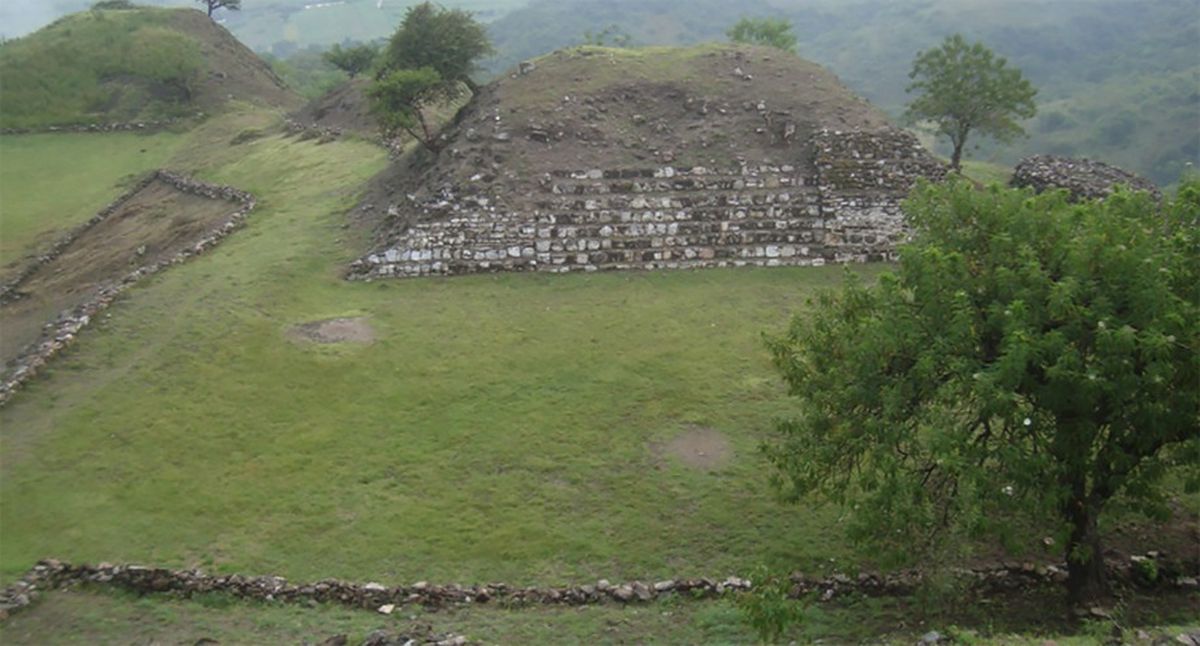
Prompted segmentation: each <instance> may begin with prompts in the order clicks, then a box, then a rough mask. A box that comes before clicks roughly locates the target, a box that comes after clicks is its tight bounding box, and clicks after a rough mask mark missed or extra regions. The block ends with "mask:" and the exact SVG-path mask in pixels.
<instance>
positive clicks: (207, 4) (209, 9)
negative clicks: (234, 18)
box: [204, 2, 213, 18]
mask: <svg viewBox="0 0 1200 646" xmlns="http://www.w3.org/2000/svg"><path fill="white" fill-rule="evenodd" d="M204 4H205V5H206V6H207V7H208V17H209V18H212V12H213V3H211V2H205V3H204Z"/></svg>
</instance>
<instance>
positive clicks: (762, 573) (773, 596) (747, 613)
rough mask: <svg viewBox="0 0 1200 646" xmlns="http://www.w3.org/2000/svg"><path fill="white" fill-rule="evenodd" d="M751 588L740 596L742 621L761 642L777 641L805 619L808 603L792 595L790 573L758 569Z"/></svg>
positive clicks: (739, 610)
mask: <svg viewBox="0 0 1200 646" xmlns="http://www.w3.org/2000/svg"><path fill="white" fill-rule="evenodd" d="M750 583H751V588H750V590H749V591H748V592H743V593H742V594H740V595H739V596H738V597H737V600H736V602H735V603H736V604H737V608H738V612H739V614H740V615H741V620H742V623H744V624H745V625H746V626H747V627H749V628H750V629H751V630H753V631H754V632H755V634H757V635H758V639H759V641H761V642H763V643H765V644H775V643H778V642H779V641H780V639H781V638H782V637H783V635H784V633H785V632H787V630H788V629H789V628H791V627H792V626H793V625H795V624H798V623H800V622H801V621H803V620H804V604H803V603H802V602H800V601H798V600H796V599H793V598H792V597H791V592H792V583H791V581H790V580H789V579H788V577H787V575H786V574H773V573H772V572H771V571H770V570H769V569H767V567H766V566H761V565H760V566H759V567H758V568H757V569H755V571H754V574H753V576H752V577H751V579H750Z"/></svg>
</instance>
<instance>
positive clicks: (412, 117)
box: [367, 67, 454, 150]
mask: <svg viewBox="0 0 1200 646" xmlns="http://www.w3.org/2000/svg"><path fill="white" fill-rule="evenodd" d="M450 87H451V86H448V85H447V84H446V83H445V82H444V81H443V80H442V76H441V75H440V74H438V73H437V70H435V69H433V68H432V67H422V68H420V69H415V70H407V69H399V70H394V71H392V72H389V73H388V74H387V76H384V77H383V78H380V79H379V80H377V81H375V83H374V84H372V85H371V87H370V88H368V90H367V96H368V97H369V98H370V100H371V110H372V112H374V113H375V117H376V118H377V119H378V120H379V124H380V125H381V126H382V127H383V130H384V132H385V133H386V134H387V135H388V136H394V135H396V134H397V133H398V132H401V131H403V132H407V133H408V134H410V135H412V136H413V137H414V138H416V139H417V140H419V141H420V142H421V143H422V145H424V146H425V147H426V148H428V149H429V150H437V149H438V148H439V147H440V143H439V138H438V135H437V133H436V132H435V131H434V129H433V128H431V127H430V124H429V123H428V122H427V121H426V120H425V114H424V112H423V109H424V108H425V107H426V106H429V105H432V104H434V103H436V102H438V101H441V100H449V99H452V98H454V97H453V96H452V95H451V94H452V91H451V89H450Z"/></svg>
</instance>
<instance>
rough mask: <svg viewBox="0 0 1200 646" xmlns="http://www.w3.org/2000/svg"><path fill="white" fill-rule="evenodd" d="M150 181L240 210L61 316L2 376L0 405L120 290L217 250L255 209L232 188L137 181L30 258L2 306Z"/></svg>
mask: <svg viewBox="0 0 1200 646" xmlns="http://www.w3.org/2000/svg"><path fill="white" fill-rule="evenodd" d="M154 181H160V182H163V183H166V184H168V185H170V186H172V187H174V188H175V189H176V190H179V191H182V192H184V193H189V194H192V195H197V196H200V197H205V198H208V199H213V200H225V201H229V202H234V203H236V204H238V209H237V210H236V211H234V212H233V213H231V214H230V215H229V217H227V218H226V219H225V221H224V222H223V223H221V224H220V225H219V226H217V227H216V228H214V229H212V230H211V231H209V232H208V233H207V234H206V235H204V236H203V237H201V238H200V239H199V240H197V241H196V242H194V243H193V244H192V245H191V246H189V247H187V248H185V249H183V250H182V251H180V252H178V253H176V254H175V255H173V256H171V257H170V258H166V259H163V260H160V261H157V262H154V263H151V264H147V265H143V266H141V267H138V268H137V269H135V270H133V271H131V272H129V273H128V274H126V275H125V276H124V277H123V278H122V279H121V280H120V281H118V282H116V283H114V284H111V285H105V286H103V287H101V288H100V289H99V290H97V292H96V293H95V294H93V295H92V296H91V298H89V299H88V300H87V301H85V302H83V303H81V304H79V305H77V306H76V307H75V308H74V309H72V310H70V311H69V312H66V313H64V314H63V315H61V316H59V317H58V319H56V320H55V321H53V322H51V323H48V324H47V325H46V326H45V328H44V329H43V332H42V338H41V339H40V340H39V341H37V342H36V343H34V344H32V345H31V346H30V347H28V348H26V350H25V351H24V352H23V353H22V354H21V356H20V357H18V358H17V359H15V360H13V361H12V362H11V367H10V368H9V370H8V371H7V373H6V374H5V375H3V376H2V377H0V406H2V405H4V404H5V403H7V402H8V400H9V399H10V398H11V397H12V395H13V393H14V392H15V391H16V390H17V388H19V387H20V386H21V385H22V384H24V383H25V382H26V381H28V380H30V379H32V378H33V377H34V376H36V375H37V374H38V373H39V372H40V371H41V370H42V368H43V367H45V365H46V363H47V362H49V361H50V360H51V359H52V358H54V357H55V356H56V355H57V354H58V353H59V352H61V351H62V350H63V349H64V348H66V347H67V346H68V345H70V344H71V343H72V342H73V341H74V340H75V338H76V336H77V335H78V334H79V332H80V331H81V330H82V329H83V328H84V327H87V325H88V324H90V323H91V322H92V321H93V320H95V317H96V315H97V314H98V313H99V312H101V311H103V310H104V309H106V308H107V307H108V306H109V305H111V304H112V302H113V301H114V300H115V299H116V298H117V297H118V296H119V295H120V294H121V293H122V292H124V291H125V290H127V289H129V288H130V287H132V286H133V285H135V284H136V283H137V282H138V281H140V280H142V279H143V278H145V277H147V276H150V275H153V274H156V273H158V272H160V271H162V270H163V269H166V268H167V267H170V266H171V265H175V264H179V263H181V262H184V261H186V260H188V259H190V258H191V257H193V256H195V255H198V254H201V253H204V252H205V251H207V250H209V249H211V248H212V247H214V246H216V245H217V244H218V243H220V242H221V241H222V240H223V239H224V238H225V236H228V235H229V234H230V233H233V232H234V231H235V230H237V229H238V228H240V227H241V226H242V225H243V224H244V222H245V219H246V216H247V214H249V213H250V211H251V210H252V209H253V208H254V206H255V200H254V196H253V195H251V194H250V193H247V192H245V191H242V190H238V189H236V188H233V187H231V186H218V185H215V184H208V183H206V182H201V181H198V180H194V179H191V178H189V177H185V176H183V175H179V174H176V173H172V172H170V171H166V170H159V171H155V172H154V173H151V174H150V175H149V176H147V177H146V178H144V179H142V180H141V181H139V182H138V184H137V185H136V186H135V188H134V189H133V190H131V191H130V192H128V193H126V194H125V195H123V196H122V197H121V198H119V199H118V200H117V201H116V202H114V203H113V204H110V205H109V206H107V207H105V208H104V209H103V210H101V211H100V212H99V213H97V214H96V215H95V216H93V217H92V218H90V219H89V220H88V221H87V222H86V223H84V224H83V225H82V226H80V227H78V228H76V229H75V230H73V231H71V232H70V233H68V234H66V235H65V236H64V237H63V238H62V239H60V240H59V241H58V242H56V243H55V244H54V245H53V246H52V247H51V251H50V252H49V253H47V254H44V255H42V256H39V257H38V258H37V259H36V260H34V263H33V265H32V268H27V269H26V270H24V271H22V272H21V273H20V274H18V276H17V278H16V279H15V280H14V281H12V282H10V283H8V284H6V285H4V287H3V288H0V305H3V304H4V303H6V302H9V301H11V300H13V299H14V298H15V297H16V294H18V293H19V292H18V291H17V290H18V288H19V287H20V286H21V284H22V283H23V282H24V281H25V280H27V279H28V278H29V277H30V276H32V275H33V274H34V272H35V271H36V270H37V269H38V268H39V267H41V266H43V265H45V264H46V263H48V262H50V261H52V260H54V259H55V258H56V257H58V255H60V254H62V253H63V251H65V250H66V248H67V247H68V246H70V244H71V243H72V242H74V241H75V240H77V239H78V238H79V236H81V235H83V234H84V233H85V232H86V231H87V230H88V229H90V228H91V227H94V226H95V225H96V224H98V223H99V222H101V221H103V220H104V219H105V218H106V217H108V216H109V215H111V214H112V213H113V212H115V211H116V210H118V208H119V207H120V206H121V205H122V204H124V203H125V202H126V201H128V200H129V199H131V198H132V197H133V196H134V194H136V193H137V191H139V190H141V189H143V188H145V187H146V186H148V185H149V184H150V183H151V182H154Z"/></svg>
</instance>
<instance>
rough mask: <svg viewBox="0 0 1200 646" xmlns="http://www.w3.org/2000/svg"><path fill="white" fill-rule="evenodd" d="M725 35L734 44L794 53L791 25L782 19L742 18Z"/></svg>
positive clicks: (793, 35)
mask: <svg viewBox="0 0 1200 646" xmlns="http://www.w3.org/2000/svg"><path fill="white" fill-rule="evenodd" d="M726 35H727V36H729V40H732V41H733V42H735V43H749V44H752V45H766V46H768V47H774V48H776V49H782V50H783V51H785V52H792V53H793V54H794V53H796V34H794V33H792V23H791V22H790V21H788V20H786V19H784V18H742V19H741V20H739V21H737V23H735V24H734V25H733V27H730V28H729V31H728V32H726Z"/></svg>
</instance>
